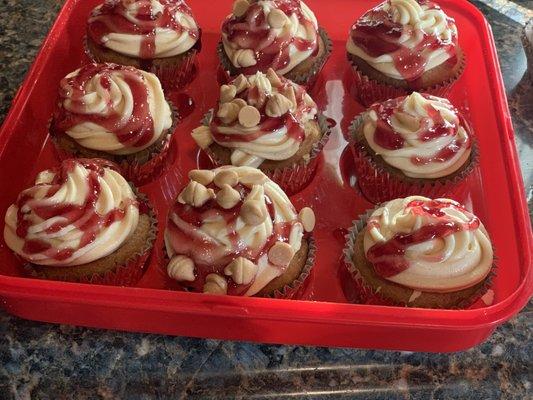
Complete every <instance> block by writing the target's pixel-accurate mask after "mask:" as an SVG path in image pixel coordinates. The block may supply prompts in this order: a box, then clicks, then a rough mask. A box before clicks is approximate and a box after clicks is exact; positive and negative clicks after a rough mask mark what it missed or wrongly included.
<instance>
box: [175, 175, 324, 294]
mask: <svg viewBox="0 0 533 400" xmlns="http://www.w3.org/2000/svg"><path fill="white" fill-rule="evenodd" d="M189 177H190V178H191V180H190V182H189V184H188V185H187V186H186V187H185V188H184V189H183V190H182V192H181V193H180V194H179V196H178V200H177V202H176V203H175V204H174V206H173V207H172V209H171V210H170V214H169V220H168V225H167V229H166V231H165V244H166V251H167V254H168V256H169V258H170V262H169V264H168V267H167V272H168V274H169V276H170V277H172V278H174V279H176V280H178V281H182V282H187V285H188V286H191V287H193V288H194V289H195V290H196V291H199V292H202V291H203V292H205V293H215V294H226V293H227V294H234V295H244V296H252V295H254V294H256V293H258V292H259V291H260V290H261V289H263V288H264V287H265V286H266V285H267V284H268V283H269V282H270V281H272V280H273V279H274V278H276V277H278V276H279V275H281V274H283V273H284V272H285V271H286V269H287V267H288V265H289V264H290V262H291V261H292V259H293V256H294V255H295V254H296V252H298V250H300V246H301V243H302V238H303V236H304V231H305V232H310V231H312V230H313V227H314V223H315V217H314V214H313V211H312V210H311V209H310V208H304V209H302V210H301V211H300V213H297V212H296V210H295V208H294V206H293V205H292V204H291V202H290V200H289V198H288V197H287V195H286V194H285V193H284V192H283V191H282V190H281V189H280V187H279V186H278V185H277V184H276V183H274V182H272V181H271V180H270V179H268V178H267V177H266V175H264V174H263V173H262V172H261V171H259V170H257V169H255V168H250V167H231V166H224V167H220V168H217V169H215V170H192V171H191V172H190V173H189Z"/></svg>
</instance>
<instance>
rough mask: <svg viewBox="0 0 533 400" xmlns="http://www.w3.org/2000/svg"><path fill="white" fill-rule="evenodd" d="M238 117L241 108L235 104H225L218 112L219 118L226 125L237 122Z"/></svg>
mask: <svg viewBox="0 0 533 400" xmlns="http://www.w3.org/2000/svg"><path fill="white" fill-rule="evenodd" d="M238 116H239V106H238V105H237V104H235V103H224V104H222V105H221V106H220V107H219V108H218V111H217V117H218V118H220V120H221V121H222V122H223V123H224V124H226V125H229V124H231V123H233V122H235V121H236V120H237V117H238Z"/></svg>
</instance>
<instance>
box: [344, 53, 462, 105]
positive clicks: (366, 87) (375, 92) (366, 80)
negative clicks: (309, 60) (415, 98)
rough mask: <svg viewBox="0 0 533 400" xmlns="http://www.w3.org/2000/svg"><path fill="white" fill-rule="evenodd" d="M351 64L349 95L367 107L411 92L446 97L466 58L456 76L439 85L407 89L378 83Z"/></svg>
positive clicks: (459, 75)
mask: <svg viewBox="0 0 533 400" xmlns="http://www.w3.org/2000/svg"><path fill="white" fill-rule="evenodd" d="M348 59H349V58H348ZM349 61H350V64H351V71H352V74H351V78H352V82H351V85H352V87H351V88H350V93H351V95H352V96H353V97H354V98H355V99H356V100H357V101H358V102H360V103H361V104H363V105H364V106H366V107H368V106H370V105H372V104H373V103H376V102H379V101H385V100H388V99H394V98H396V97H401V96H406V95H409V94H411V93H413V92H417V91H418V92H421V93H427V94H431V95H433V96H438V97H446V95H447V94H448V93H449V92H450V90H451V88H452V86H453V84H454V83H455V82H456V81H457V80H458V79H459V78H460V77H461V75H462V74H463V71H464V69H465V66H466V57H465V55H464V54H463V59H462V62H461V67H460V69H459V72H458V73H457V75H456V76H455V77H454V78H452V79H449V80H447V81H445V82H443V83H441V84H439V85H434V86H431V87H427V88H418V89H407V88H399V87H395V86H392V85H388V84H386V83H381V82H378V81H376V80H374V79H372V78H370V77H368V76H367V75H365V74H364V73H363V72H362V71H361V70H360V69H359V68H358V67H357V65H355V64H354V63H353V61H352V60H350V59H349Z"/></svg>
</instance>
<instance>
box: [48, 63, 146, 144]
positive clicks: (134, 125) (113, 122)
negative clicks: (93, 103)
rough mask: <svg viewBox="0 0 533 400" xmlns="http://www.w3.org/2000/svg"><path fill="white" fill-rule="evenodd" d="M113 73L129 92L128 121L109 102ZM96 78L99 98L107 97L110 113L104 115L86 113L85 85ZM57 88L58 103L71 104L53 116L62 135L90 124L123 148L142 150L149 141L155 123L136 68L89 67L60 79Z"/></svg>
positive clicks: (141, 77) (104, 65)
mask: <svg viewBox="0 0 533 400" xmlns="http://www.w3.org/2000/svg"><path fill="white" fill-rule="evenodd" d="M114 74H119V75H120V76H121V79H123V80H124V82H126V84H127V85H128V86H129V89H130V90H131V94H132V97H133V109H132V113H131V115H130V116H129V118H127V119H124V115H123V114H122V113H121V112H120V110H115V109H114V107H113V104H112V102H111V99H110V96H111V94H110V93H111V92H110V90H111V80H112V75H114ZM96 75H99V76H100V85H101V86H102V88H103V89H104V90H105V93H104V94H100V96H107V97H108V104H107V106H108V109H109V111H108V112H107V113H105V114H86V113H85V110H86V104H85V101H84V96H85V95H86V94H87V85H88V83H89V82H90V81H91V79H93V78H94V77H95V76H96ZM60 85H61V90H60V97H61V104H63V102H64V101H65V100H67V99H69V100H70V101H71V103H70V110H67V109H65V108H64V107H62V106H60V107H59V108H58V110H57V111H56V113H55V115H54V121H55V127H56V128H58V129H59V130H60V131H62V132H65V131H67V130H69V129H71V128H73V127H74V126H76V125H78V124H80V123H83V122H93V123H95V124H98V125H100V126H102V127H103V128H105V129H106V130H107V131H109V132H113V133H114V134H115V135H116V137H117V139H118V140H119V141H120V143H123V144H124V145H126V146H130V147H142V146H145V145H146V144H148V143H150V141H151V140H152V138H153V136H154V122H153V119H152V115H151V113H150V107H149V103H148V89H147V87H146V82H145V81H144V77H143V76H142V74H141V73H140V72H139V71H138V70H136V69H135V68H133V67H126V66H121V65H116V64H88V65H86V66H84V67H82V68H81V69H80V71H79V73H78V74H77V75H76V76H73V77H70V78H63V80H62V81H61V84H60ZM91 91H93V90H91Z"/></svg>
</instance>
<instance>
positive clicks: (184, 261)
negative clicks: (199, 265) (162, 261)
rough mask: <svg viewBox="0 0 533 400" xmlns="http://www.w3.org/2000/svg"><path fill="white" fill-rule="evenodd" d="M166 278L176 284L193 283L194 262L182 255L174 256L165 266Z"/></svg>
mask: <svg viewBox="0 0 533 400" xmlns="http://www.w3.org/2000/svg"><path fill="white" fill-rule="evenodd" d="M167 273H168V276H169V277H171V278H172V279H175V280H177V281H178V282H182V281H187V282H193V281H194V280H195V279H196V277H195V276H194V261H193V260H191V259H190V258H189V257H187V256H184V255H175V256H174V257H172V258H171V259H170V262H169V263H168V265H167Z"/></svg>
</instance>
